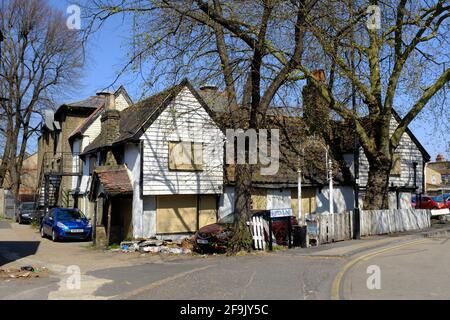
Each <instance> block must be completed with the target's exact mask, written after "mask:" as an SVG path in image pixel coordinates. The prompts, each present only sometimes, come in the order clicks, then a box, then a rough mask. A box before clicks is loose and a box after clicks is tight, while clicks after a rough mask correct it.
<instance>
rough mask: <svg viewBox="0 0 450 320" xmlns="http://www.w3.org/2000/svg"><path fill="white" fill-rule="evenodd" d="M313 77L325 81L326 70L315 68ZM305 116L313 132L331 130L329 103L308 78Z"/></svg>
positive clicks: (305, 95) (304, 96)
mask: <svg viewBox="0 0 450 320" xmlns="http://www.w3.org/2000/svg"><path fill="white" fill-rule="evenodd" d="M311 74H312V77H313V78H314V79H315V80H317V81H320V82H325V71H324V70H323V69H319V70H314V71H313V72H312V73H311ZM302 94H303V117H304V120H305V123H306V125H307V127H308V129H309V132H310V133H311V134H314V133H323V132H329V130H331V127H330V110H329V108H328V103H327V102H326V100H325V99H324V98H323V97H322V96H321V95H320V93H319V92H318V90H317V89H316V86H315V85H314V84H313V83H312V81H310V80H308V81H307V83H306V85H305V86H304V87H303V91H302Z"/></svg>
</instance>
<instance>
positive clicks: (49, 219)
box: [40, 208, 92, 241]
mask: <svg viewBox="0 0 450 320" xmlns="http://www.w3.org/2000/svg"><path fill="white" fill-rule="evenodd" d="M40 232H41V236H42V237H43V238H44V237H47V236H50V237H51V239H52V240H53V241H58V240H62V239H79V240H88V239H90V238H91V236H92V226H91V223H90V222H89V220H88V219H87V218H86V216H85V215H84V214H83V213H82V212H81V211H80V210H78V209H75V208H53V209H50V210H49V211H48V213H47V214H45V216H44V218H43V219H42V222H41V228H40Z"/></svg>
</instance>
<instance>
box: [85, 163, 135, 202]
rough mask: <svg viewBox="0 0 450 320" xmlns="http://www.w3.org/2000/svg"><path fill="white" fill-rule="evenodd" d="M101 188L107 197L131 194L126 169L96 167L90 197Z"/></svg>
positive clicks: (123, 166)
mask: <svg viewBox="0 0 450 320" xmlns="http://www.w3.org/2000/svg"><path fill="white" fill-rule="evenodd" d="M99 186H102V188H103V190H104V191H105V193H107V194H108V195H109V196H116V195H119V194H130V193H133V185H132V183H131V179H130V175H129V172H128V168H127V167H126V166H125V165H117V166H102V167H97V168H96V169H95V171H94V174H93V179H92V185H91V195H94V194H95V190H97V189H98V187H99Z"/></svg>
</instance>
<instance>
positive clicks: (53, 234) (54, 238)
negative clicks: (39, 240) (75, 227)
mask: <svg viewBox="0 0 450 320" xmlns="http://www.w3.org/2000/svg"><path fill="white" fill-rule="evenodd" d="M52 241H53V242H57V241H58V235H57V234H56V231H55V230H52Z"/></svg>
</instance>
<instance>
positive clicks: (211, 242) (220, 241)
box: [194, 214, 235, 253]
mask: <svg viewBox="0 0 450 320" xmlns="http://www.w3.org/2000/svg"><path fill="white" fill-rule="evenodd" d="M234 219H235V216H234V214H229V215H227V216H225V217H223V218H222V219H219V220H218V221H217V222H216V223H213V224H209V225H207V226H204V227H201V228H200V229H199V230H198V231H197V233H196V234H195V236H194V239H195V244H196V251H198V252H200V253H206V252H225V251H226V249H227V245H228V241H230V239H231V237H232V236H233V225H234Z"/></svg>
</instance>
